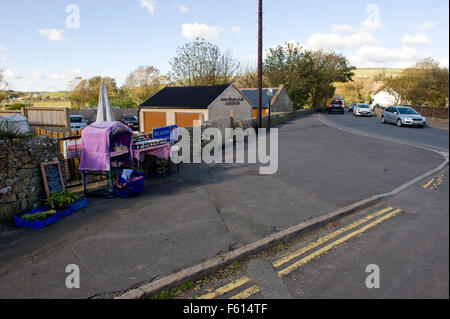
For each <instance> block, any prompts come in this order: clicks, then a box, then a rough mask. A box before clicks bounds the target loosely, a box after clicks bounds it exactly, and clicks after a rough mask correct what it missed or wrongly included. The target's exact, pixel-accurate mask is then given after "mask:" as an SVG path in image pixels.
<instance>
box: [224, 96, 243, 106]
mask: <svg viewBox="0 0 450 319" xmlns="http://www.w3.org/2000/svg"><path fill="white" fill-rule="evenodd" d="M220 101H222V102H225V105H241V102H243V101H244V98H242V97H224V98H221V99H220Z"/></svg>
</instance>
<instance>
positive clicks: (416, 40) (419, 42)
mask: <svg viewBox="0 0 450 319" xmlns="http://www.w3.org/2000/svg"><path fill="white" fill-rule="evenodd" d="M431 43H432V42H431V40H430V39H429V38H428V37H427V35H426V34H424V33H416V34H415V35H410V34H405V36H404V37H403V45H407V46H429V45H431Z"/></svg>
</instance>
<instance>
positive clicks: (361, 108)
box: [353, 103, 372, 116]
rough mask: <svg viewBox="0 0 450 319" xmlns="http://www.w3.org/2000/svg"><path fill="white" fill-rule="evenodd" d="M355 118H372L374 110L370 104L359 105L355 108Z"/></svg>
mask: <svg viewBox="0 0 450 319" xmlns="http://www.w3.org/2000/svg"><path fill="white" fill-rule="evenodd" d="M353 115H354V116H372V110H371V108H370V106H369V105H368V104H363V103H357V104H356V106H355V107H354V108H353Z"/></svg>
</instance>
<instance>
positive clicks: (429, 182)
mask: <svg viewBox="0 0 450 319" xmlns="http://www.w3.org/2000/svg"><path fill="white" fill-rule="evenodd" d="M433 182H434V178H433V179H432V180H430V181H428V182H427V183H426V184H424V185H422V187H423V188H427V187H428V186H430V185H431V184H432V183H433Z"/></svg>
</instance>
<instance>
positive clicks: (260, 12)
mask: <svg viewBox="0 0 450 319" xmlns="http://www.w3.org/2000/svg"><path fill="white" fill-rule="evenodd" d="M262 32H263V29H262V0H259V6H258V99H257V101H258V114H257V124H258V128H261V127H262V53H263V52H262V46H263V45H262Z"/></svg>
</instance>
